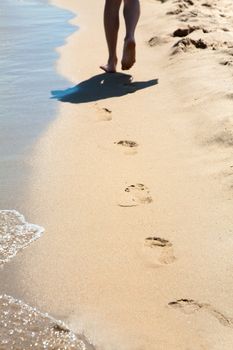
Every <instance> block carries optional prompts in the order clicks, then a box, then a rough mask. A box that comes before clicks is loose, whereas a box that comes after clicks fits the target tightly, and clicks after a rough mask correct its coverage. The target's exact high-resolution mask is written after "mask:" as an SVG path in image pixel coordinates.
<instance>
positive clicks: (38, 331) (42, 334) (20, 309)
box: [0, 295, 87, 350]
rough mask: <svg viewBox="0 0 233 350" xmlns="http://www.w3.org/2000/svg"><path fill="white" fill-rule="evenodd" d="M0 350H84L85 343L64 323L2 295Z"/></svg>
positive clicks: (0, 302)
mask: <svg viewBox="0 0 233 350" xmlns="http://www.w3.org/2000/svg"><path fill="white" fill-rule="evenodd" d="M0 310H1V313H0V328H1V338H0V349H1V350H16V349H17V350H23V349H25V350H26V349H38V350H40V349H41V350H42V349H53V350H55V349H57V350H59V349H60V350H61V349H63V350H71V349H76V350H85V349H87V347H86V345H85V343H84V341H83V340H82V339H80V338H78V337H77V336H76V335H75V334H74V333H73V332H71V331H70V330H69V329H68V328H67V327H66V326H65V324H64V323H62V322H59V321H56V320H55V319H53V318H52V317H49V316H48V315H46V314H42V313H41V312H39V311H37V310H36V309H34V308H32V307H30V306H28V305H26V304H24V303H23V302H21V301H19V300H16V299H14V298H12V297H10V296H7V295H4V296H0Z"/></svg>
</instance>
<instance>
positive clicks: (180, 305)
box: [168, 299, 203, 315]
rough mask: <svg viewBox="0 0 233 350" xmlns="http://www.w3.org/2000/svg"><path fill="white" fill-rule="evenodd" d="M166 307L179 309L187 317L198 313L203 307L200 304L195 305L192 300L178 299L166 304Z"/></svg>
mask: <svg viewBox="0 0 233 350" xmlns="http://www.w3.org/2000/svg"><path fill="white" fill-rule="evenodd" d="M168 305H169V306H171V307H173V308H174V309H179V310H180V311H181V312H183V313H184V314H188V315H189V314H193V313H194V312H196V311H199V310H200V309H201V308H202V307H203V305H202V304H200V303H197V302H196V301H194V300H193V299H178V300H176V301H172V302H170V303H168Z"/></svg>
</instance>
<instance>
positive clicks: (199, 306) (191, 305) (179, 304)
mask: <svg viewBox="0 0 233 350" xmlns="http://www.w3.org/2000/svg"><path fill="white" fill-rule="evenodd" d="M168 305H169V306H171V307H172V308H174V309H178V310H180V311H181V312H183V313H184V314H188V315H189V314H193V313H195V312H197V311H200V310H204V311H206V312H208V313H209V314H211V315H212V316H213V317H215V318H216V319H217V320H218V321H219V323H221V325H223V326H226V327H231V328H233V319H232V318H229V317H227V316H225V315H224V314H223V313H222V312H220V311H218V310H216V309H215V308H213V306H211V305H210V304H205V303H199V302H197V301H195V300H193V299H179V300H176V301H172V302H170V303H168Z"/></svg>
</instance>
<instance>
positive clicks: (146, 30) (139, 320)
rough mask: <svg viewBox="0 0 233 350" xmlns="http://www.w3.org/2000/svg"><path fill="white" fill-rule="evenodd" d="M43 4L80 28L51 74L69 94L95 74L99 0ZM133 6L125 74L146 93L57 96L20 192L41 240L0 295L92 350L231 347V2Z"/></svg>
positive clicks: (115, 87) (112, 87) (100, 54)
mask: <svg viewBox="0 0 233 350" xmlns="http://www.w3.org/2000/svg"><path fill="white" fill-rule="evenodd" d="M54 3H55V4H56V5H59V6H61V7H64V8H68V9H70V10H72V11H73V12H75V13H78V17H77V18H76V19H75V20H74V22H75V23H76V24H78V25H79V26H80V27H81V29H80V30H79V31H78V32H76V33H75V34H73V35H72V36H71V37H69V39H68V41H67V44H66V45H65V46H64V47H63V48H62V49H61V50H60V54H61V56H60V60H59V62H58V70H59V72H60V73H61V74H63V75H64V76H65V77H67V78H69V79H70V80H71V81H72V82H73V85H76V84H78V83H80V82H81V81H86V80H88V79H89V78H91V77H93V76H95V75H97V74H101V72H100V73H99V71H98V67H97V66H98V64H102V63H105V61H104V60H105V58H106V48H105V43H104V40H103V35H104V33H103V29H102V7H103V1H98V0H96V1H93V2H92V3H91V5H90V3H89V2H87V1H85V0H80V1H76V0H69V1H68V0H56V1H54ZM141 5H142V17H141V20H140V24H139V27H138V31H137V41H138V48H137V64H136V65H135V67H134V68H133V69H132V71H131V72H130V74H132V76H133V81H134V82H144V84H141V83H140V84H133V85H130V84H129V77H122V76H121V75H116V76H115V77H112V78H110V79H112V80H113V81H112V80H110V81H109V80H108V79H109V78H108V76H100V77H97V78H96V79H94V80H93V79H92V80H91V81H88V82H86V83H85V84H83V85H82V86H84V88H86V87H88V88H90V86H96V84H98V86H99V90H98V94H95V96H89V97H88V98H89V99H90V100H91V101H90V102H86V103H77V102H80V101H83V99H84V98H83V96H82V95H80V93H79V92H78V91H76V92H74V93H73V94H72V95H68V96H66V97H65V98H63V103H61V105H60V113H59V116H58V118H57V119H56V121H55V122H53V123H52V124H51V125H50V127H49V128H48V130H47V132H46V133H44V135H43V137H41V139H40V140H39V142H38V143H37V145H36V146H35V150H34V154H33V157H32V167H33V174H32V176H31V183H30V186H29V190H28V193H27V196H28V212H29V213H30V221H31V222H36V223H39V224H40V225H42V226H43V227H45V229H46V232H45V234H44V235H43V236H42V238H41V239H39V240H38V241H36V242H35V243H34V244H33V245H32V246H31V247H30V248H28V249H27V250H24V252H23V254H20V255H18V256H17V257H16V258H15V259H14V260H12V261H11V262H10V263H9V264H8V265H6V266H5V268H4V270H3V271H2V272H1V275H2V279H3V281H4V283H3V285H4V293H7V294H8V295H13V296H14V297H17V298H19V299H22V300H24V301H25V302H26V303H28V304H30V305H35V306H37V307H38V308H39V309H40V310H42V311H47V312H49V313H50V314H51V315H53V316H54V317H56V318H59V319H61V320H63V321H65V322H66V323H67V324H68V325H69V326H70V328H71V329H72V330H73V331H75V332H78V333H80V332H81V333H84V334H85V336H86V337H87V338H88V339H89V340H90V341H91V342H92V343H93V344H94V345H95V347H96V348H97V349H106V350H109V349H110V350H115V349H117V350H131V349H135V350H136V349H137V350H139V349H140V350H145V349H146V350H178V349H179V350H204V349H208V350H210V349H211V350H230V349H232V347H233V321H232V319H233V299H232V292H233V277H232V268H233V260H232V249H233V226H232V223H233V219H232V199H233V192H232V183H233V159H232V145H233V127H232V103H233V100H232V99H233V97H232V96H233V89H232V71H233V69H232V65H233V60H232V55H233V51H232V50H233V27H232V15H233V5H232V2H231V0H219V1H217V0H216V1H209V2H208V1H204V0H202V1H201V0H200V1H198V0H192V1H191V0H183V1H173V0H168V1H165V2H160V1H155V0H153V1H152V0H150V1H149V0H148V1H146V0H145V1H141ZM177 29H181V30H178V32H176V35H182V36H181V37H176V36H173V35H172V34H173V33H174V31H176V30H177ZM191 31H192V33H191ZM186 34H188V36H185V37H183V35H186ZM122 35H123V32H121V35H120V37H121V39H122ZM120 43H121V42H120ZM119 49H120V47H119ZM156 79H158V82H157V84H155V83H156V81H152V80H156ZM101 82H102V84H101ZM147 82H148V83H147ZM93 84H94V85H93ZM124 84H126V85H124ZM102 85H103V86H102ZM105 86H107V88H104V87H105ZM108 87H109V91H110V92H109V95H111V96H112V97H109V98H104V97H108V96H107V94H108ZM100 89H102V90H101V92H100ZM73 91H74V90H73ZM128 92H129V93H128ZM56 94H57V93H56ZM114 95H117V96H114ZM84 97H85V96H84ZM92 97H93V98H92ZM97 98H98V100H97V101H95V99H97ZM75 102H76V103H75ZM128 141H131V142H128ZM1 288H2V287H1Z"/></svg>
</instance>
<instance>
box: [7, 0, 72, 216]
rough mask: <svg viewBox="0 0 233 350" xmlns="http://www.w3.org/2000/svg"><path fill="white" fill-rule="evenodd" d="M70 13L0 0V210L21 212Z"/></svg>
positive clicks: (53, 106) (51, 113) (32, 1)
mask: <svg viewBox="0 0 233 350" xmlns="http://www.w3.org/2000/svg"><path fill="white" fill-rule="evenodd" d="M73 17H74V14H73V13H71V12H69V11H66V10H62V9H60V8H57V7H55V6H52V5H50V4H49V3H48V1H47V0H1V1H0V37H1V40H0V209H16V210H18V211H19V212H22V213H24V214H25V215H27V213H25V212H24V208H23V198H24V195H25V191H26V190H27V183H28V178H29V176H30V159H29V155H30V154H31V153H32V150H33V145H34V144H35V142H36V140H37V138H38V137H39V136H40V135H41V134H42V133H43V132H44V131H45V130H46V129H47V127H48V125H49V124H50V122H52V121H53V119H54V118H55V117H56V111H57V108H58V104H59V102H58V101H55V100H52V99H51V98H50V96H51V93H50V92H51V90H54V89H57V88H64V87H67V86H68V85H70V83H69V82H68V81H66V80H65V79H64V78H63V77H61V76H60V75H58V74H57V72H56V62H57V60H58V58H59V54H58V52H57V50H56V48H58V47H60V46H63V45H64V44H65V40H66V38H67V37H68V36H69V35H70V34H72V33H73V32H74V31H76V30H77V27H75V26H73V25H71V24H70V23H69V21H70V20H71V19H72V18H73Z"/></svg>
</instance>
